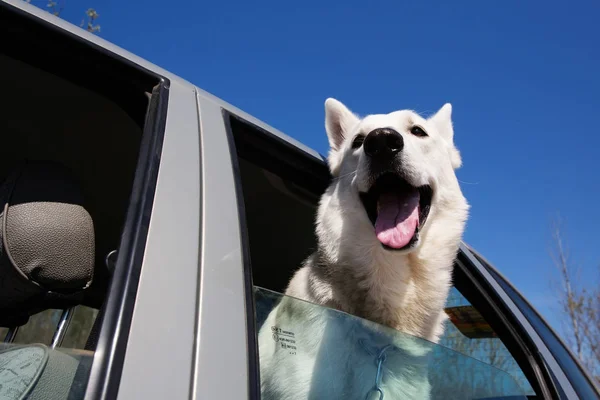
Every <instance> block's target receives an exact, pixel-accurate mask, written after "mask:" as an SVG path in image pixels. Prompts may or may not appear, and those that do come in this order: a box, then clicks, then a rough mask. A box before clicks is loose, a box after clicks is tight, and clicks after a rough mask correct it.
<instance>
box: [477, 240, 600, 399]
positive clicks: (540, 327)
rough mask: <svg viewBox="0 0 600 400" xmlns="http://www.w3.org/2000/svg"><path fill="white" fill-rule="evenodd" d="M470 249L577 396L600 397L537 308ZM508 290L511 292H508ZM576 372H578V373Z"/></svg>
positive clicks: (586, 374) (580, 366)
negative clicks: (559, 351)
mask: <svg viewBox="0 0 600 400" xmlns="http://www.w3.org/2000/svg"><path fill="white" fill-rule="evenodd" d="M468 249H469V251H470V252H471V253H472V254H473V256H474V257H475V258H476V259H477V261H479V262H480V263H481V265H482V266H483V267H484V268H485V269H486V270H487V271H488V272H489V273H490V274H491V275H492V278H493V279H495V281H496V282H498V284H499V285H500V286H501V287H502V288H503V290H504V291H505V292H506V293H507V295H508V296H510V297H511V299H512V300H513V302H514V304H515V306H516V307H517V308H518V309H519V310H520V311H521V312H522V314H523V316H524V317H525V318H527V320H528V322H529V323H530V324H531V326H532V328H533V329H534V330H535V331H536V332H537V334H538V335H539V336H540V337H541V338H542V340H544V343H546V344H547V348H548V351H549V352H550V353H551V354H552V356H553V357H554V359H555V360H556V362H557V364H558V365H559V366H560V368H561V370H562V371H563V372H564V374H565V375H566V376H567V377H568V380H569V384H570V385H571V386H572V387H573V390H574V391H575V392H577V395H578V396H579V397H580V398H586V397H588V395H589V394H591V393H594V394H595V395H596V396H600V391H599V389H598V388H597V387H596V385H595V384H594V382H593V380H592V378H591V376H590V375H589V374H588V373H587V371H586V370H585V369H584V368H583V367H582V365H581V364H580V363H579V361H578V360H577V358H576V357H575V356H574V354H573V352H572V351H571V349H570V348H569V347H568V346H567V345H566V344H565V342H564V341H563V340H562V339H561V337H560V336H559V335H558V334H557V333H556V331H555V330H554V329H553V328H552V327H551V326H550V325H549V324H548V322H547V321H546V320H545V318H544V317H543V316H542V315H541V314H540V313H539V312H538V310H536V309H535V307H533V306H532V305H531V303H530V302H529V301H528V300H527V299H526V298H525V297H524V296H523V295H522V294H521V292H520V291H519V290H518V289H517V288H516V287H515V286H514V285H513V284H512V283H511V282H510V281H509V280H508V279H507V278H506V277H505V276H504V275H503V274H502V273H501V272H500V271H498V270H497V269H496V268H495V267H493V266H492V264H490V262H489V261H488V260H486V259H485V257H483V256H482V255H481V254H479V253H478V252H477V251H476V250H475V249H473V248H471V247H468ZM507 288H508V289H509V290H507ZM510 292H513V293H510ZM524 308H526V309H527V310H524ZM527 314H530V315H532V316H533V317H534V318H531V317H528V316H527ZM544 338H547V339H544ZM548 339H550V340H552V341H555V342H556V346H551V345H549V340H548ZM556 347H560V348H561V349H562V353H563V354H562V357H561V356H560V355H557V348H556ZM565 356H566V357H568V358H569V359H570V361H571V362H572V363H573V365H571V366H567V365H565V363H564V361H562V359H563V357H565ZM574 370H576V372H575V371H574ZM574 373H577V374H578V375H579V376H580V378H583V380H584V381H585V382H586V383H587V385H586V387H585V388H579V387H578V386H577V385H575V384H573V382H574V380H573V379H572V375H573V374H574ZM554 379H556V377H554ZM584 392H585V393H584Z"/></svg>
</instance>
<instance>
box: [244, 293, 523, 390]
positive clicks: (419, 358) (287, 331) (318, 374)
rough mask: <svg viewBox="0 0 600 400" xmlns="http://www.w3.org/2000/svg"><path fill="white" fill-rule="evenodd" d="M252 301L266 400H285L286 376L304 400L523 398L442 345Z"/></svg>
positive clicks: (290, 303) (503, 378)
mask: <svg viewBox="0 0 600 400" xmlns="http://www.w3.org/2000/svg"><path fill="white" fill-rule="evenodd" d="M254 296H255V301H256V313H257V322H258V327H259V330H260V333H259V337H258V344H259V349H258V350H259V357H260V368H261V379H262V380H263V381H262V387H263V395H265V394H266V396H267V397H268V398H273V399H279V398H281V399H284V398H285V393H286V390H289V389H288V388H286V386H285V385H283V386H282V382H285V379H286V377H292V376H297V378H296V379H298V381H297V382H300V383H301V384H302V385H303V386H295V389H294V390H301V391H304V392H305V393H306V394H308V395H309V396H308V397H309V398H312V396H313V395H316V394H317V393H318V397H319V398H357V399H363V398H368V397H367V396H368V395H369V394H370V395H373V396H375V397H374V398H379V397H377V396H380V395H381V394H383V395H384V397H385V398H407V397H409V396H410V398H422V397H423V396H425V395H426V393H427V392H430V394H431V397H430V398H431V399H483V398H490V397H507V396H514V397H511V398H514V399H526V398H527V397H526V395H527V392H526V391H525V390H524V389H523V388H522V387H521V386H520V385H519V383H518V382H517V381H516V380H515V379H514V377H513V376H512V375H511V374H509V373H507V372H505V371H503V370H502V369H499V368H497V367H496V366H494V365H491V364H490V363H486V362H483V361H480V360H478V359H476V358H474V357H470V356H468V355H465V354H461V353H459V352H457V351H454V350H452V349H450V348H448V347H445V346H444V345H443V344H441V343H440V344H437V345H436V344H433V343H431V342H428V341H426V340H423V339H420V338H417V337H414V336H410V335H406V334H403V333H400V332H398V331H396V330H394V329H390V328H387V327H384V326H381V325H379V324H376V323H373V322H370V321H366V320H364V319H361V318H358V317H355V316H352V315H350V314H346V313H343V312H339V311H337V310H334V309H330V308H326V307H322V306H319V305H315V304H312V303H308V302H305V301H302V300H298V299H295V298H292V297H288V296H284V295H282V294H279V293H276V292H273V291H269V290H266V289H263V288H260V287H255V292H254ZM276 307H277V310H276V311H273V310H274V309H275V308H276ZM274 315H279V317H278V318H273V317H274ZM478 355H479V356H480V357H481V354H478ZM311 360H312V361H313V362H314V365H312V368H311V367H309V365H311ZM309 371H312V373H310V372H309ZM290 385H291V383H290ZM296 385H298V384H296ZM415 396H416V397H415Z"/></svg>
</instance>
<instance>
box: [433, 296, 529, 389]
mask: <svg viewBox="0 0 600 400" xmlns="http://www.w3.org/2000/svg"><path fill="white" fill-rule="evenodd" d="M446 313H447V314H449V321H448V322H447V323H446V329H445V331H444V335H443V337H442V338H441V340H440V345H443V346H446V347H448V348H450V349H453V350H455V351H457V352H459V353H461V354H464V355H467V356H469V357H473V358H475V359H477V360H479V361H482V362H484V363H486V364H489V365H492V366H494V367H496V368H499V369H501V370H503V371H506V372H507V373H509V374H510V375H511V376H512V377H513V378H514V379H515V380H516V382H517V383H518V384H519V386H520V387H521V388H522V389H523V390H524V392H525V393H527V394H528V395H534V394H535V391H534V390H533V388H532V387H531V385H530V384H529V381H528V380H527V378H526V377H525V374H524V373H523V371H522V370H521V368H520V367H519V365H518V364H517V362H516V361H515V359H514V358H513V357H512V355H511V354H510V352H509V351H508V349H507V348H506V346H505V345H504V343H502V340H500V338H498V337H497V336H496V333H495V332H494V331H493V330H492V329H491V327H490V326H489V325H488V324H487V322H486V321H485V318H483V316H481V315H480V314H479V313H478V311H477V310H476V309H475V308H474V307H473V305H472V304H471V303H469V301H468V300H467V299H466V298H465V297H464V296H463V295H462V294H461V293H460V292H459V291H458V290H457V289H456V288H455V287H452V288H451V290H450V294H449V296H448V300H447V301H446Z"/></svg>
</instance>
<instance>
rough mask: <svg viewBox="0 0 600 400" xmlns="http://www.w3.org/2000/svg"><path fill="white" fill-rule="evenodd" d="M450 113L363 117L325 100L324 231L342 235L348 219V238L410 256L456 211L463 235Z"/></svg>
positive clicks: (448, 108)
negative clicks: (328, 179)
mask: <svg viewBox="0 0 600 400" xmlns="http://www.w3.org/2000/svg"><path fill="white" fill-rule="evenodd" d="M451 113H452V107H451V105H450V104H446V105H444V106H443V107H442V108H441V109H440V110H439V111H438V112H437V113H436V114H435V115H433V116H432V117H430V118H427V119H426V118H423V117H421V116H420V115H418V114H417V113H415V112H413V111H410V110H402V111H395V112H392V113H390V114H377V115H369V116H366V117H364V118H362V119H361V118H359V117H358V116H356V115H355V114H353V113H352V112H351V111H350V110H349V109H348V108H346V106H344V105H343V104H342V103H340V102H339V101H337V100H334V99H331V98H330V99H327V101H326V102H325V120H326V123H325V125H326V130H327V136H328V138H329V144H330V148H331V149H330V153H329V157H328V162H329V167H330V170H331V173H332V175H333V177H334V181H333V183H332V185H331V186H330V188H329V190H328V191H327V193H326V194H325V195H324V197H323V199H322V201H321V207H320V211H319V214H320V215H319V224H320V225H319V231H320V236H323V235H326V234H329V235H331V234H332V233H335V232H337V234H338V236H339V235H341V233H340V232H339V230H340V226H341V225H343V224H345V225H346V228H350V229H351V231H352V232H348V235H354V236H357V235H358V236H360V237H361V240H364V239H365V236H364V235H369V234H370V235H371V238H370V239H372V240H373V243H377V242H379V243H380V246H379V248H381V247H383V249H384V251H399V252H402V253H405V252H410V251H414V250H415V249H418V248H419V245H420V236H423V235H424V234H425V232H426V231H427V230H428V229H429V227H430V225H431V224H432V222H431V221H432V220H433V219H435V218H437V217H439V216H440V213H442V214H443V213H444V212H446V214H447V215H448V213H450V214H451V213H452V212H455V218H456V222H458V225H457V228H456V229H454V230H455V231H456V232H457V233H458V237H460V234H462V227H463V224H464V220H465V219H466V210H467V203H466V200H465V199H464V197H463V196H462V193H461V191H460V187H459V185H458V181H457V179H456V176H455V173H454V171H455V169H457V168H459V167H460V165H461V157H460V153H459V151H458V150H457V148H456V147H455V145H454V141H453V136H454V132H453V127H452V121H451ZM450 218H452V216H451V215H450ZM450 229H453V228H450ZM455 236H456V235H455ZM321 239H323V238H321ZM330 239H331V238H330ZM338 239H342V237H339V238H338ZM321 241H322V242H323V240H321Z"/></svg>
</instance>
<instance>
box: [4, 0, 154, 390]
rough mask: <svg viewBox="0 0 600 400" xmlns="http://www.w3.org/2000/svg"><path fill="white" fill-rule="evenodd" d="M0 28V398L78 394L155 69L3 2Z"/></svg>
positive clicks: (121, 221)
mask: <svg viewBox="0 0 600 400" xmlns="http://www.w3.org/2000/svg"><path fill="white" fill-rule="evenodd" d="M0 35H1V36H2V37H4V38H11V40H5V41H4V42H3V45H2V47H1V48H0V84H1V86H2V97H3V99H4V100H5V101H3V102H2V112H1V113H0V132H1V134H2V146H0V200H1V204H0V227H1V229H0V239H1V241H0V360H1V361H2V362H0V365H3V367H4V368H8V367H7V366H9V365H12V364H11V363H16V365H21V366H23V365H26V366H27V367H23V368H21V369H20V370H21V372H22V373H21V374H20V376H19V378H18V380H17V381H15V380H14V379H13V380H10V379H9V380H4V379H2V380H0V397H2V395H1V393H2V392H3V391H9V390H12V391H18V392H19V393H22V394H23V395H25V394H26V393H29V395H30V396H32V397H28V398H45V397H44V395H43V394H44V393H47V392H48V391H52V398H65V399H66V398H83V391H84V390H85V388H86V383H87V378H88V375H89V371H90V368H91V362H92V359H93V354H94V350H95V348H96V344H97V340H98V335H99V332H100V327H101V322H102V315H103V312H104V308H103V306H104V305H105V300H106V296H107V293H108V288H109V287H110V284H111V274H112V272H113V271H112V269H113V268H114V265H115V262H116V259H117V255H118V250H119V246H120V243H121V240H122V235H123V231H124V226H125V222H126V218H127V213H128V211H129V209H130V207H131V205H130V200H131V193H132V188H133V185H134V177H135V176H136V168H137V166H138V161H139V156H140V149H141V148H142V145H143V140H144V135H145V133H144V132H145V127H146V125H147V114H148V110H149V107H151V105H152V104H153V102H154V99H153V96H155V91H154V90H153V89H154V87H155V86H156V85H157V84H158V83H159V80H158V79H156V78H154V77H150V76H148V75H147V74H145V73H144V72H143V71H142V72H140V71H138V70H137V69H136V68H135V67H133V66H131V65H128V64H126V63H122V62H119V61H115V60H114V59H113V58H112V57H111V56H109V55H107V54H106V53H105V52H103V51H98V49H95V48H93V47H91V46H89V45H88V44H86V43H83V42H82V41H80V40H79V39H77V38H75V37H72V36H69V35H68V34H66V33H64V32H62V31H60V30H58V29H56V28H53V27H51V26H49V25H45V24H39V23H37V22H34V21H33V20H32V19H31V18H30V17H28V16H24V15H22V14H21V13H20V12H18V11H16V10H14V9H10V8H9V7H4V6H3V7H2V8H0ZM16 38H18V39H16ZM0 375H1V374H0ZM7 379H8V378H7ZM68 396H72V397H68ZM11 398H12V397H11ZM19 398H20V397H19Z"/></svg>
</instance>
